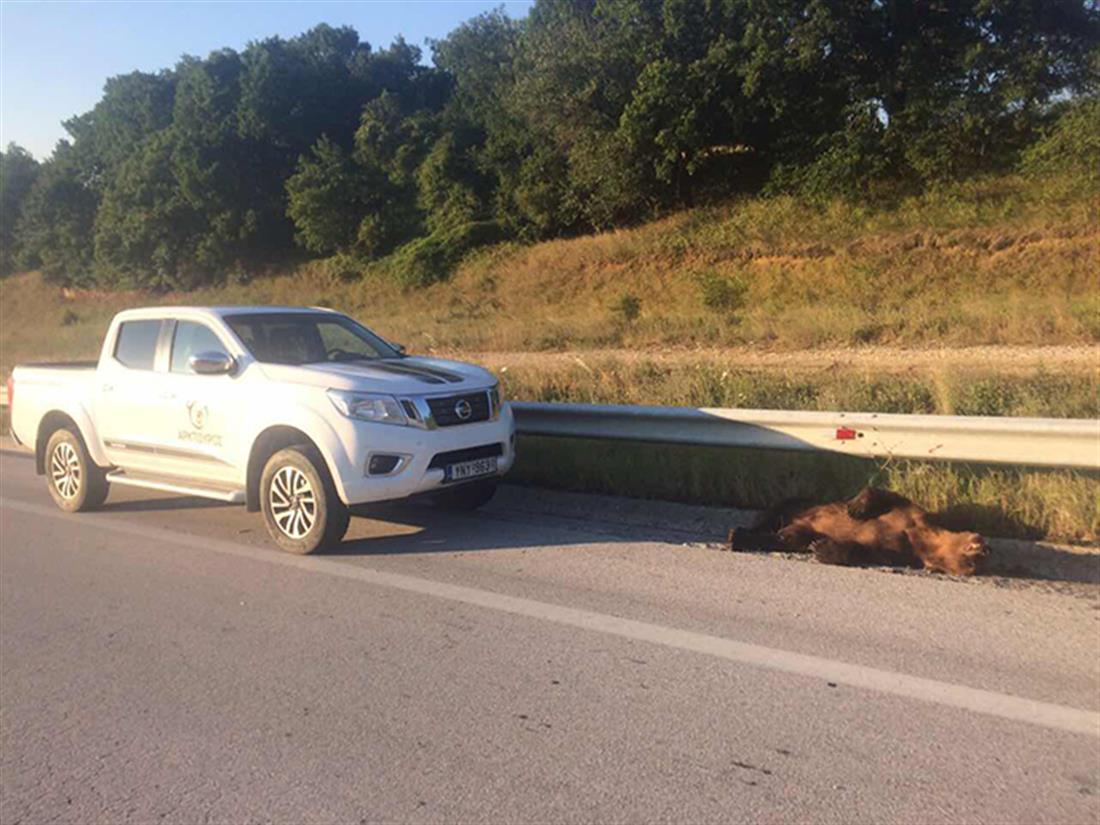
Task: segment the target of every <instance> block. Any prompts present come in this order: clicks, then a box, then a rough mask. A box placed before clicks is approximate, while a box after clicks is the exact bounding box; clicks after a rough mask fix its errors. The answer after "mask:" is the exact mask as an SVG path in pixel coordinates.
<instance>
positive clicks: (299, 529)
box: [260, 444, 351, 555]
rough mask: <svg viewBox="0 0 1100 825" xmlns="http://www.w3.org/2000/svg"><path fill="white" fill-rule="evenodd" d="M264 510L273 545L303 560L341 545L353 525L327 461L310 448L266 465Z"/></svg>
mask: <svg viewBox="0 0 1100 825" xmlns="http://www.w3.org/2000/svg"><path fill="white" fill-rule="evenodd" d="M260 506H261V509H262V510H263V513H264V523H265V524H266V525H267V532H268V534H269V535H270V536H271V539H272V541H274V542H275V544H277V545H278V546H279V547H280V548H281V549H282V550H286V551H287V552H288V553H296V554H298V555H305V554H307V553H312V552H313V551H315V550H321V549H324V548H327V547H332V546H333V545H335V544H338V543H339V542H340V540H341V539H342V538H343V537H344V534H345V533H346V532H347V531H348V523H349V522H350V520H351V514H350V513H349V512H348V508H347V507H346V506H345V504H344V502H342V501H341V500H340V496H339V494H338V493H337V492H336V486H335V485H334V484H333V483H332V478H331V476H329V473H328V468H327V467H326V466H325V461H324V459H323V458H322V457H321V455H320V453H318V452H317V450H316V449H315V448H313V447H311V446H309V445H305V444H302V445H297V446H294V447H287V448H286V449H283V450H279V452H277V453H275V454H274V455H273V456H271V458H269V459H268V460H267V464H265V465H264V471H263V473H262V474H261V475H260Z"/></svg>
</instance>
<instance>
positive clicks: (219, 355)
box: [187, 352, 237, 375]
mask: <svg viewBox="0 0 1100 825" xmlns="http://www.w3.org/2000/svg"><path fill="white" fill-rule="evenodd" d="M187 366H189V367H190V368H191V371H192V372H195V373H198V374H199V375H228V374H229V373H231V372H233V370H234V369H235V368H236V366H237V362H236V361H235V360H234V359H233V358H232V357H231V356H229V355H226V354H225V353H224V352H197V353H195V354H194V355H192V356H191V357H190V358H188V359H187Z"/></svg>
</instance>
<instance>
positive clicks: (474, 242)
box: [388, 221, 503, 287]
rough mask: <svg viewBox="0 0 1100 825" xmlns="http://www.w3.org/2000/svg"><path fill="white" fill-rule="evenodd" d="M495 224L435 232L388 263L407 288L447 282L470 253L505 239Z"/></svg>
mask: <svg viewBox="0 0 1100 825" xmlns="http://www.w3.org/2000/svg"><path fill="white" fill-rule="evenodd" d="M502 236H503V232H502V231H501V228H500V225H499V224H498V223H496V222H495V221H479V222H475V223H467V224H463V225H462V226H458V227H455V228H453V229H448V230H445V231H439V232H433V233H432V234H431V235H426V236H425V237H423V238H417V239H416V240H415V241H410V242H409V243H407V244H405V245H404V246H402V247H400V248H399V249H398V250H397V251H396V252H394V253H393V255H391V256H390V258H389V261H388V268H389V270H390V272H392V273H393V275H394V277H396V278H397V280H398V281H399V282H401V283H402V284H404V285H405V286H410V287H417V286H427V285H428V284H432V283H436V282H437V281H445V280H447V278H449V277H450V276H451V273H452V272H454V270H455V267H456V266H458V264H459V262H460V261H461V260H462V259H463V258H464V257H465V255H466V253H467V252H469V251H470V250H472V249H474V248H475V247H478V246H483V245H485V244H489V243H493V242H495V241H499V240H501V239H502Z"/></svg>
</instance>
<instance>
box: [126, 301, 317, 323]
mask: <svg viewBox="0 0 1100 825" xmlns="http://www.w3.org/2000/svg"><path fill="white" fill-rule="evenodd" d="M335 311H336V310H334V309H328V308H327V307H303V306H267V305H260V304H243V305H240V306H232V305H228V306H207V307H203V306H173V305H166V306H156V307H135V308H134V309H124V310H123V311H122V312H120V313H118V317H119V318H121V319H123V320H125V319H140V318H171V317H173V316H176V315H217V316H219V317H222V316H225V315H246V314H252V313H260V312H335Z"/></svg>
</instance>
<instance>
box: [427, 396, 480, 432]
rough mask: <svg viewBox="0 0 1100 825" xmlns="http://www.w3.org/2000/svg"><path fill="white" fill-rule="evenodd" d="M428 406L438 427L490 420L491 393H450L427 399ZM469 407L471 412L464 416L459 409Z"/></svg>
mask: <svg viewBox="0 0 1100 825" xmlns="http://www.w3.org/2000/svg"><path fill="white" fill-rule="evenodd" d="M427 402H428V408H429V409H430V410H431V411H432V419H433V420H434V421H435V423H436V426H437V427H453V426H455V425H456V424H473V423H475V422H477V421H488V420H489V414H490V409H489V393H487V392H472V393H467V394H465V395H448V396H445V397H440V398H429V399H427ZM466 406H468V407H469V410H470V414H469V415H468V416H466V417H465V418H463V417H462V416H460V415H459V410H460V409H464V408H465V407H466Z"/></svg>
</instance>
